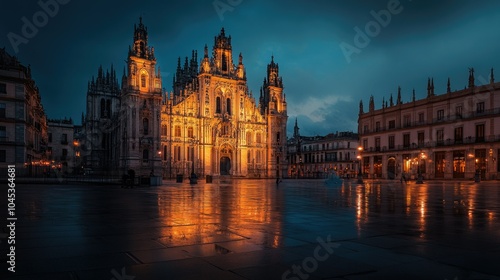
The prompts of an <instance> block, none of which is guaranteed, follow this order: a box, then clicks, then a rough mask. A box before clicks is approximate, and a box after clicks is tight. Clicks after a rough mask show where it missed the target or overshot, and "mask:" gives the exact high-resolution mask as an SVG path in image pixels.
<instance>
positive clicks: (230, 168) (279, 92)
mask: <svg viewBox="0 0 500 280" xmlns="http://www.w3.org/2000/svg"><path fill="white" fill-rule="evenodd" d="M99 77H101V78H99ZM97 80H99V82H98V81H94V79H92V81H91V82H89V91H88V93H87V102H88V103H87V115H86V117H85V122H86V125H85V127H86V131H87V134H89V132H91V134H92V137H89V136H88V135H87V141H89V142H91V143H92V144H93V145H94V147H90V146H91V145H89V144H87V145H86V146H87V149H88V151H87V158H88V159H89V160H90V161H87V163H88V164H90V165H93V166H96V167H97V166H101V167H102V166H108V167H109V172H108V173H123V172H125V171H126V170H128V169H133V170H135V171H136V174H138V175H150V174H154V175H156V176H162V177H164V178H173V177H175V176H178V175H184V176H189V175H190V174H191V173H195V174H197V175H198V176H199V177H200V176H205V175H213V176H219V175H227V176H235V177H240V176H241V177H262V178H265V177H281V176H283V175H284V174H286V170H287V163H286V161H285V159H286V149H285V147H286V141H287V139H286V123H287V118H288V116H287V104H286V99H285V94H284V92H283V82H282V78H281V77H280V76H279V66H278V64H277V63H275V62H274V58H273V57H271V61H270V63H269V64H268V65H267V73H266V76H265V78H264V81H263V84H262V87H261V89H260V96H259V99H258V100H256V99H255V98H254V97H253V96H252V93H251V92H250V90H249V89H248V85H247V79H246V74H245V66H244V64H243V56H242V55H241V53H240V54H239V56H238V63H237V64H235V63H233V52H232V46H231V36H226V34H225V31H224V29H222V30H221V31H220V33H219V34H218V35H217V36H216V37H215V38H214V45H213V48H212V53H211V55H209V52H208V47H207V46H206V45H205V48H204V55H203V58H201V59H200V60H198V53H197V52H196V51H193V52H192V55H191V58H190V59H188V58H186V59H185V61H184V64H183V66H181V60H180V59H179V60H178V63H177V69H176V71H175V76H174V78H173V81H172V82H173V87H172V88H173V90H172V91H171V92H164V91H163V90H162V88H163V81H162V79H161V75H160V70H159V67H157V65H156V57H155V52H154V48H152V47H150V46H148V31H147V28H146V27H145V25H144V24H143V23H142V19H140V22H139V25H136V26H135V27H134V41H133V45H132V46H130V47H129V51H128V59H127V66H126V69H125V71H124V74H123V77H122V84H121V90H120V92H119V93H118V94H117V92H116V86H115V85H116V75H115V74H114V70H112V71H111V73H110V74H108V73H106V74H103V72H102V70H101V69H100V70H99V74H98V79H97ZM98 83H99V84H100V86H98V85H97V84H98ZM99 89H101V90H99ZM108 100H109V101H108ZM100 116H104V118H102V117H100ZM87 127H88V128H87Z"/></svg>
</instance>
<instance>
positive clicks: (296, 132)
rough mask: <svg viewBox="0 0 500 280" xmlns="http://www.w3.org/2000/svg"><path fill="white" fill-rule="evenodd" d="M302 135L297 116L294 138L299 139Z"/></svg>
mask: <svg viewBox="0 0 500 280" xmlns="http://www.w3.org/2000/svg"><path fill="white" fill-rule="evenodd" d="M299 137H300V132H299V125H298V124H297V118H295V126H294V127H293V138H294V139H298V138H299Z"/></svg>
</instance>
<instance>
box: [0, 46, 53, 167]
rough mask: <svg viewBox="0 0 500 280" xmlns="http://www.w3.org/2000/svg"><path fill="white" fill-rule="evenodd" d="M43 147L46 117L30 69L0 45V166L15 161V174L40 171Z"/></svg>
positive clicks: (43, 160) (44, 144) (42, 165)
mask: <svg viewBox="0 0 500 280" xmlns="http://www.w3.org/2000/svg"><path fill="white" fill-rule="evenodd" d="M46 148H47V120H46V116H45V111H44V109H43V106H42V103H41V97H40V93H39V91H38V87H37V86H36V84H35V81H34V80H33V79H32V77H31V69H30V67H26V66H24V65H22V64H21V63H20V62H19V61H18V60H17V59H16V58H15V57H13V56H10V55H9V54H8V53H7V52H6V51H5V49H0V169H2V168H3V169H4V168H7V165H11V164H15V165H16V168H17V169H16V172H17V174H18V176H35V175H39V174H42V173H43V172H44V169H45V168H46V165H45V164H46V157H45V151H46ZM4 174H7V173H4Z"/></svg>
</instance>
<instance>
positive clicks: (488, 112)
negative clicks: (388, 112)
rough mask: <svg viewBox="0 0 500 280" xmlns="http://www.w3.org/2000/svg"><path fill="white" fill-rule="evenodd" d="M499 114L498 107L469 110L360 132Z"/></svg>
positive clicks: (369, 132)
mask: <svg viewBox="0 0 500 280" xmlns="http://www.w3.org/2000/svg"><path fill="white" fill-rule="evenodd" d="M499 114H500V108H494V109H489V110H484V111H481V112H477V111H472V112H469V113H467V114H465V113H462V114H450V115H449V116H443V117H442V118H433V119H432V120H431V121H430V122H429V121H414V122H407V123H403V124H402V125H396V126H395V127H394V128H389V127H388V126H385V125H384V126H380V127H376V128H374V129H363V133H362V134H371V133H377V132H385V131H392V130H397V129H403V128H409V127H418V126H426V125H433V124H438V123H446V122H455V121H467V120H469V119H473V118H476V117H484V116H490V115H499Z"/></svg>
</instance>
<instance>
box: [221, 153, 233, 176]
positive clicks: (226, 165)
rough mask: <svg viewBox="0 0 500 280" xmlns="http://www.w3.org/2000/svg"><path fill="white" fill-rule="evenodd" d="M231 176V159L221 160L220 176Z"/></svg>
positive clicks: (223, 158)
mask: <svg viewBox="0 0 500 280" xmlns="http://www.w3.org/2000/svg"><path fill="white" fill-rule="evenodd" d="M230 174H231V159H230V158H229V157H221V158H220V175H230Z"/></svg>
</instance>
